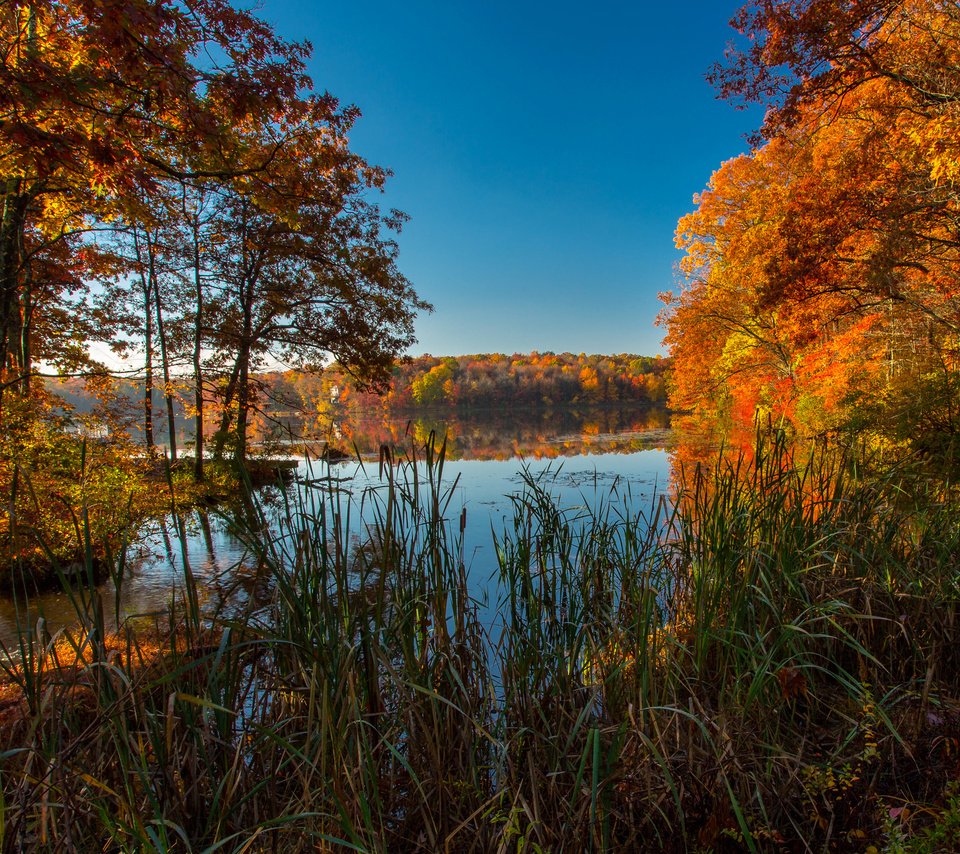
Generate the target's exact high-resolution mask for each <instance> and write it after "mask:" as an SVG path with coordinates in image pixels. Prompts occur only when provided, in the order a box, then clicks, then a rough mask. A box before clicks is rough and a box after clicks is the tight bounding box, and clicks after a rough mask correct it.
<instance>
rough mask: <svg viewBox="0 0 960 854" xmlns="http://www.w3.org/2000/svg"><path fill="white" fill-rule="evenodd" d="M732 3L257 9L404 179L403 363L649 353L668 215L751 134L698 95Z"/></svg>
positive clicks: (310, 3)
mask: <svg viewBox="0 0 960 854" xmlns="http://www.w3.org/2000/svg"><path fill="white" fill-rule="evenodd" d="M738 5H739V4H738V3H736V2H730V1H729V0H693V2H685V3H682V2H669V0H668V2H665V3H657V4H647V3H638V2H636V0H632V2H625V0H624V1H623V2H612V0H595V2H592V3H582V2H579V3H572V2H568V0H553V2H549V3H547V2H540V1H539V0H537V2H524V0H517V2H514V3H508V2H504V0H475V2H469V3H467V2H459V0H448V2H439V0H407V2H403V3H398V2H392V1H391V2H386V0H366V2H350V1H349V0H348V2H342V0H341V2H337V3H333V2H327V0H264V2H263V3H262V4H261V5H260V7H259V14H260V15H262V16H263V17H264V18H266V19H267V20H269V21H271V22H272V23H273V24H274V25H275V26H276V27H277V29H278V31H279V32H280V33H281V34H282V35H284V36H286V37H289V38H296V39H304V38H306V39H309V40H310V41H311V42H312V44H313V46H314V57H313V60H312V62H311V65H310V72H311V75H312V76H313V79H314V83H315V86H316V88H317V89H318V90H321V91H322V90H324V89H326V90H328V91H329V92H331V93H332V94H333V95H335V96H336V97H338V98H339V99H340V100H341V102H343V103H353V104H356V105H357V106H358V107H360V109H361V110H362V112H363V118H361V119H360V121H359V123H358V125H357V126H356V128H355V130H354V133H353V136H352V140H351V141H352V147H353V148H354V149H355V150H356V151H358V152H359V153H360V154H362V155H364V156H365V157H366V158H367V159H368V160H370V161H371V162H374V163H377V164H379V165H382V166H386V167H389V168H390V169H392V170H393V171H394V173H395V175H394V177H393V178H392V179H391V181H390V183H389V187H388V190H387V193H386V194H385V195H384V196H383V197H382V198H381V200H380V201H381V203H382V204H383V205H384V206H385V207H396V208H399V209H401V210H403V211H406V212H407V213H408V214H409V215H410V216H411V217H412V219H411V222H410V223H409V224H408V225H407V227H406V228H405V229H404V231H403V233H402V234H401V235H400V238H399V243H400V267H401V269H402V271H403V272H404V273H405V275H406V276H407V277H408V278H409V279H410V280H411V281H412V282H413V284H414V286H415V287H416V288H417V290H418V292H419V293H420V294H421V295H422V296H423V297H424V298H425V299H427V300H429V301H430V302H432V303H433V304H434V305H435V307H436V310H435V312H434V313H433V314H432V315H428V316H422V317H421V318H419V319H418V322H417V336H418V338H419V343H418V344H417V345H415V346H414V347H413V348H412V349H411V353H414V354H418V353H433V354H438V355H439V354H460V353H477V352H494V351H501V352H508V353H512V352H529V351H530V350H553V351H556V352H561V351H567V350H569V351H571V352H575V353H576V352H587V353H618V352H639V353H656V352H659V351H660V340H661V337H662V333H661V331H660V330H659V329H657V328H656V327H655V326H654V320H655V318H656V315H657V312H658V311H659V309H660V303H659V301H658V300H657V293H658V292H659V291H663V290H669V289H670V288H671V287H673V285H674V282H675V276H676V274H675V269H674V268H675V265H676V262H677V259H678V254H677V252H676V251H675V250H674V248H673V232H674V228H675V226H676V222H677V219H678V218H679V217H680V216H681V215H683V214H684V213H685V212H687V211H688V210H690V209H691V208H692V199H693V195H694V193H696V192H698V191H699V190H701V189H702V188H703V187H704V186H705V185H706V183H707V181H708V180H709V177H710V174H711V172H712V171H713V170H714V169H716V168H717V167H718V166H719V165H720V163H721V162H722V161H723V160H726V159H728V158H730V157H732V156H735V155H736V154H739V153H740V152H742V151H745V150H747V148H748V146H747V143H746V142H745V141H744V139H743V135H744V134H745V133H746V132H747V131H749V130H751V129H752V128H753V127H754V126H755V125H756V124H758V122H759V119H760V114H759V112H757V111H753V112H750V113H745V112H738V111H736V110H734V108H733V107H732V106H731V105H729V104H725V103H723V102H720V101H717V100H716V98H715V95H714V92H713V90H712V89H711V87H710V86H709V85H708V84H707V82H706V81H705V80H704V74H705V72H706V70H707V69H708V67H709V66H710V64H711V63H712V62H713V61H715V60H717V59H719V58H721V57H722V55H723V50H724V47H725V45H726V43H727V42H728V41H729V40H730V39H731V38H732V37H733V35H734V34H733V31H732V30H730V29H729V27H728V26H727V21H728V20H729V19H730V17H731V16H732V15H733V13H734V11H735V10H736V8H737V7H738Z"/></svg>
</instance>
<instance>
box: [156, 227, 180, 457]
mask: <svg viewBox="0 0 960 854" xmlns="http://www.w3.org/2000/svg"><path fill="white" fill-rule="evenodd" d="M155 252H156V250H155V246H154V244H153V243H151V245H150V280H151V282H152V283H153V304H154V307H155V309H156V312H157V340H158V341H159V342H160V364H161V366H162V368H163V397H164V400H165V401H166V404H167V432H168V434H169V437H170V460H171V461H172V462H176V461H177V430H176V420H175V418H176V416H175V415H174V411H173V386H172V385H171V383H170V360H169V358H168V357H167V336H166V333H165V331H164V327H163V306H162V304H161V299H160V282H159V280H158V277H157V270H156V264H155Z"/></svg>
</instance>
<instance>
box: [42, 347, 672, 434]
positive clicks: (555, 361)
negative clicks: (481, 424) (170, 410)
mask: <svg viewBox="0 0 960 854" xmlns="http://www.w3.org/2000/svg"><path fill="white" fill-rule="evenodd" d="M669 365H670V360H669V359H666V358H663V357H660V356H637V355H633V354H628V353H622V354H619V355H613V356H601V355H586V354H583V353H581V354H579V355H575V354H572V353H559V354H557V353H529V354H517V353H514V354H513V355H505V354H502V353H484V354H477V355H469V356H456V357H453V356H419V357H417V358H414V359H409V360H406V361H399V362H397V363H396V364H395V365H394V367H393V369H392V371H391V375H390V380H389V383H388V384H387V385H386V386H385V387H382V388H380V389H373V388H370V387H367V386H364V385H362V384H361V383H359V382H358V381H357V380H356V379H354V377H353V376H351V374H349V373H348V372H347V371H346V370H344V369H343V368H342V367H341V366H340V365H338V364H336V363H334V364H333V365H330V366H328V367H326V368H324V369H323V370H318V371H312V372H303V371H292V370H291V371H270V372H264V373H261V374H258V375H256V377H255V378H254V382H253V384H252V390H253V392H254V398H255V400H254V406H255V410H256V411H257V412H259V413H261V414H265V415H267V416H277V415H287V416H294V415H303V416H307V417H310V418H311V419H312V418H319V419H321V420H322V419H324V418H336V417H340V416H346V415H349V414H350V413H352V412H363V413H370V412H374V411H382V412H384V413H385V414H388V413H410V412H415V411H421V410H451V409H456V410H459V411H465V410H484V409H494V408H503V407H511V408H518V407H522V408H526V409H535V408H544V407H552V406H607V405H618V406H622V405H628V406H631V405H645V404H650V405H664V404H665V402H666V397H667V389H666V373H667V370H668V368H669ZM105 382H106V383H108V384H109V385H110V388H109V391H107V390H106V389H105V388H104V383H105ZM172 386H173V391H174V395H173V404H174V408H175V415H176V419H177V422H178V424H179V425H180V426H179V427H178V432H179V430H180V429H183V428H185V427H186V424H185V422H184V419H185V418H188V417H190V415H191V414H192V413H191V409H190V407H191V403H192V386H191V385H190V381H189V380H188V379H184V382H183V387H182V388H180V384H179V383H178V381H177V380H176V378H174V380H173V382H172ZM50 388H51V391H54V392H55V393H56V394H57V395H58V396H59V397H60V399H61V400H63V401H64V402H65V403H66V404H67V406H68V408H70V409H71V410H73V411H75V412H76V413H77V414H80V415H87V414H90V413H93V414H94V415H97V416H100V417H103V416H104V415H105V413H106V412H109V413H110V417H109V418H108V420H109V421H110V422H111V425H112V427H114V428H116V427H118V426H125V427H126V428H127V429H130V428H132V429H134V430H135V431H139V430H142V423H141V422H142V418H143V383H142V381H140V382H138V381H132V380H115V381H112V382H110V381H108V380H105V379H104V378H100V379H99V380H98V381H97V382H96V383H95V384H94V386H93V387H90V386H89V384H88V383H85V382H84V381H83V380H67V381H65V382H54V383H51V385H50ZM154 393H155V395H156V396H157V398H158V399H159V398H160V392H159V391H155V392H154ZM205 398H206V405H207V406H208V407H209V409H210V411H211V412H215V411H217V410H219V409H222V407H223V405H224V394H223V389H222V388H221V387H220V386H219V385H215V384H211V385H210V386H209V387H208V388H207V389H206V391H205ZM158 404H162V401H160V400H158ZM153 417H154V419H155V421H156V429H157V430H158V431H160V432H162V431H163V430H164V429H165V426H164V423H163V422H164V421H165V413H164V412H163V409H162V405H157V406H155V407H154V408H153ZM214 423H215V420H214V419H211V421H210V427H211V430H212V428H213V425H214ZM257 432H260V431H257Z"/></svg>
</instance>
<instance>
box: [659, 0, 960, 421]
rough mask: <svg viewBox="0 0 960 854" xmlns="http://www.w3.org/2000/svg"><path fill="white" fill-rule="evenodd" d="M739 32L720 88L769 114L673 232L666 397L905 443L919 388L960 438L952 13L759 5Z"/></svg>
mask: <svg viewBox="0 0 960 854" xmlns="http://www.w3.org/2000/svg"><path fill="white" fill-rule="evenodd" d="M735 24H736V25H738V26H739V27H740V29H741V30H742V32H743V33H744V34H745V35H746V36H747V37H748V39H747V41H746V44H747V47H746V49H745V50H743V51H741V52H734V53H733V54H732V55H731V57H730V58H729V62H728V63H727V64H726V65H725V66H722V67H718V68H716V69H715V70H714V75H713V76H714V79H715V81H716V82H717V83H718V84H719V85H720V89H721V92H722V93H723V94H725V95H727V96H728V97H742V98H745V99H765V100H766V102H767V103H768V104H769V106H770V110H769V111H768V114H767V118H766V122H765V124H764V126H763V128H762V132H761V135H760V138H759V139H758V145H757V147H756V148H755V149H754V150H753V151H752V152H751V153H750V154H749V155H746V156H743V157H739V158H736V159H734V160H731V161H729V162H727V163H725V164H723V165H722V166H721V168H720V169H719V170H718V171H717V172H716V173H715V174H714V176H713V178H712V179H711V182H710V185H709V187H708V188H707V189H706V190H705V191H704V192H703V193H701V194H700V195H699V196H697V198H696V199H695V202H696V210H695V211H694V212H692V213H691V214H689V215H687V216H686V217H684V218H683V219H682V220H681V221H680V224H679V226H678V229H677V242H678V245H679V246H680V248H682V249H683V250H684V252H685V258H684V261H683V272H684V274H685V282H684V284H683V287H682V289H681V290H680V292H679V293H678V294H671V295H668V296H667V301H668V308H667V310H666V312H665V315H664V323H665V325H666V329H667V342H668V344H669V345H670V347H671V349H672V351H673V355H674V357H675V365H676V379H675V383H674V388H673V394H672V401H673V404H674V405H675V406H677V407H680V408H687V409H695V410H698V411H701V412H707V411H710V412H713V413H725V414H727V415H731V414H732V415H737V416H741V417H752V416H753V415H755V414H756V413H757V412H758V411H759V412H768V413H771V414H773V415H775V416H776V417H778V418H782V419H787V420H789V421H792V422H793V423H794V424H796V425H798V426H802V427H804V428H806V429H811V430H813V431H814V432H817V431H822V430H829V429H833V428H836V427H838V426H842V425H844V424H850V423H854V422H857V419H862V418H863V417H864V415H865V413H867V412H868V411H869V417H870V420H871V422H872V423H875V424H878V425H883V426H885V427H893V428H895V430H897V431H899V432H900V433H901V434H902V435H904V436H909V435H916V432H917V431H916V427H917V417H918V413H917V407H916V406H915V405H914V402H915V401H916V399H917V398H918V397H919V398H923V399H924V400H925V405H924V408H925V409H926V411H927V412H928V413H930V415H929V416H924V417H925V418H928V417H933V418H934V419H935V420H936V421H937V430H938V431H940V433H941V434H944V433H945V434H952V433H954V432H956V431H957V430H958V429H960V418H958V415H957V413H955V412H954V409H955V407H954V406H953V404H951V403H950V394H948V393H947V390H949V389H951V388H952V387H953V383H954V377H956V374H957V370H958V368H960V365H958V332H960V288H958V283H960V255H958V250H960V242H958V234H960V231H958V224H960V219H958V216H960V197H958V193H957V186H956V182H957V179H958V177H960V173H958V170H960V165H958V164H960V156H958V155H960V151H958V144H960V143H958V140H960V135H958V133H957V131H958V130H960V127H958V117H960V114H958V110H957V106H958V99H960V75H957V74H956V73H955V71H954V70H953V69H956V68H958V67H960V7H958V6H957V5H956V4H953V3H936V2H931V0H911V1H910V2H907V0H900V2H892V0H885V2H879V1H878V0H873V2H861V3H857V2H842V3H841V2H836V1H835V0H829V2H823V0H796V1H795V2H770V0H763V2H755V3H751V4H749V5H748V6H746V7H744V9H743V10H741V12H740V14H739V15H738V17H737V18H736V19H735ZM857 423H859V422H857Z"/></svg>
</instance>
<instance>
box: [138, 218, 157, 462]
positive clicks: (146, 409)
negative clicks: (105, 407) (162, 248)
mask: <svg viewBox="0 0 960 854" xmlns="http://www.w3.org/2000/svg"><path fill="white" fill-rule="evenodd" d="M133 249H134V251H135V252H136V253H137V262H138V264H139V268H140V287H141V290H142V292H143V368H144V379H143V441H144V444H145V445H146V448H147V452H148V453H149V454H150V456H151V457H152V456H153V455H154V452H155V442H154V438H153V299H152V288H151V285H150V280H149V278H148V277H147V273H146V271H145V270H144V267H143V254H142V252H143V250H142V248H141V245H140V235H139V232H138V230H137V228H134V229H133Z"/></svg>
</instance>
